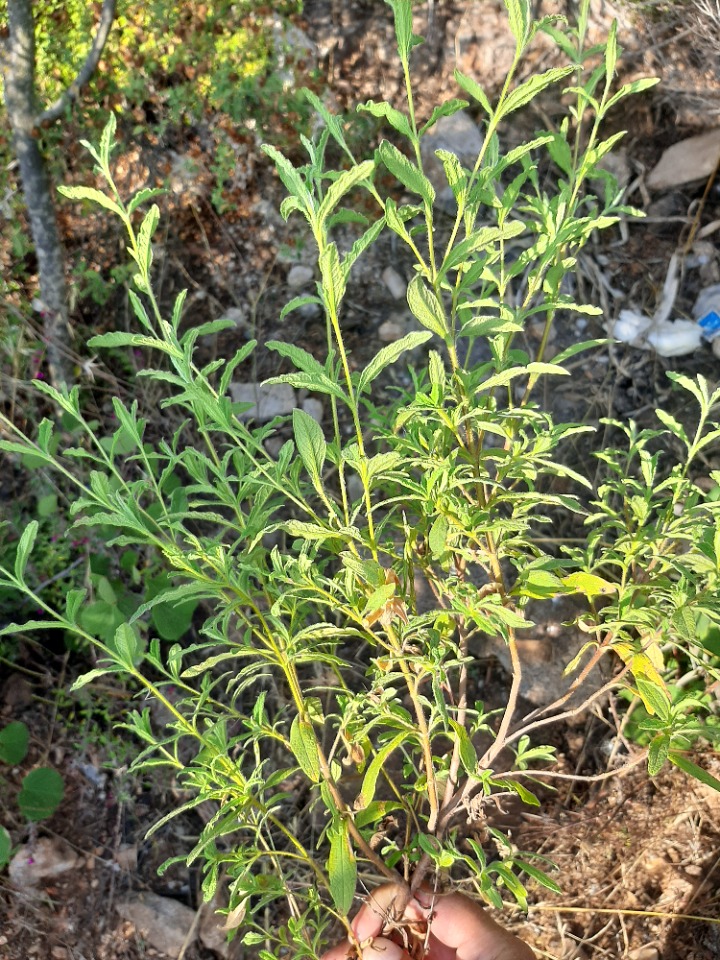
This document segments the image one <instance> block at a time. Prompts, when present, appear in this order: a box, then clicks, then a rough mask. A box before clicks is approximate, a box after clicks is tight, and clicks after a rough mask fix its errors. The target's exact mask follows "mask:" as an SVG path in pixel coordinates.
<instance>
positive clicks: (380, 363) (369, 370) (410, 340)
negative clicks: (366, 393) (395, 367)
mask: <svg viewBox="0 0 720 960" xmlns="http://www.w3.org/2000/svg"><path fill="white" fill-rule="evenodd" d="M431 336H432V334H431V333H424V332H422V331H420V330H418V331H415V332H414V333H408V334H406V335H405V336H404V337H401V338H400V340H397V341H396V342H395V343H390V344H388V345H387V347H383V348H382V350H380V351H379V353H377V354H376V355H375V356H374V357H373V359H372V360H371V361H370V363H369V364H368V365H367V367H365V369H364V370H363V372H362V373H361V374H360V379H359V380H358V394H360V393H362V391H363V390H364V389H365V388H366V387H368V386H369V385H370V384H371V383H372V382H373V380H375V378H376V377H378V376H379V375H380V374H381V373H382V371H383V370H384V369H385V368H386V367H389V366H390V364H392V363H395V362H396V361H397V360H398V358H399V357H400V356H401V355H402V354H403V353H405V351H406V350H414V349H415V347H419V346H420V344H422V343H426V342H427V341H428V340H429V339H430V337H431Z"/></svg>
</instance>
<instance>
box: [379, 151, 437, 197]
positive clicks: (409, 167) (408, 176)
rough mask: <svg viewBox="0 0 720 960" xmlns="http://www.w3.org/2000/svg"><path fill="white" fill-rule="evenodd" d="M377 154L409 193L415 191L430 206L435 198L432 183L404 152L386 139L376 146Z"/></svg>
mask: <svg viewBox="0 0 720 960" xmlns="http://www.w3.org/2000/svg"><path fill="white" fill-rule="evenodd" d="M378 154H379V156H380V159H381V160H382V162H383V163H384V164H385V166H386V167H387V168H388V170H389V171H390V173H392V175H393V176H394V177H397V179H398V180H399V181H400V183H402V185H403V186H404V187H406V188H407V189H408V190H409V191H410V192H411V193H417V194H418V195H419V196H421V197H422V198H423V200H424V201H425V203H427V204H428V206H432V204H433V202H434V200H435V190H434V188H433V185H432V184H431V183H430V181H429V180H428V178H427V177H426V176H425V175H424V174H423V172H422V171H421V170H419V169H418V168H417V167H416V166H415V164H414V163H413V162H412V161H411V160H408V158H407V157H406V156H405V154H404V153H401V152H400V151H399V150H398V148H397V147H396V146H393V144H392V143H390V142H389V141H388V140H383V141H382V143H381V144H380V146H379V147H378Z"/></svg>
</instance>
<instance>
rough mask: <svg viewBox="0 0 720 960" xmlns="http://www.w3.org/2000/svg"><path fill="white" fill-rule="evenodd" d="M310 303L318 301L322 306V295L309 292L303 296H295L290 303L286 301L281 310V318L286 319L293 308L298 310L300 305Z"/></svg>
mask: <svg viewBox="0 0 720 960" xmlns="http://www.w3.org/2000/svg"><path fill="white" fill-rule="evenodd" d="M309 303H317V304H319V305H320V306H322V300H321V299H320V297H313V296H311V295H309V294H306V295H305V296H302V297H293V298H292V300H291V301H290V302H289V303H286V304H285V306H284V307H283V308H282V310H281V311H280V319H281V320H284V319H285V317H286V316H287V315H288V314H289V313H292V311H293V310H297V309H299V308H300V307H304V306H306V305H307V304H309Z"/></svg>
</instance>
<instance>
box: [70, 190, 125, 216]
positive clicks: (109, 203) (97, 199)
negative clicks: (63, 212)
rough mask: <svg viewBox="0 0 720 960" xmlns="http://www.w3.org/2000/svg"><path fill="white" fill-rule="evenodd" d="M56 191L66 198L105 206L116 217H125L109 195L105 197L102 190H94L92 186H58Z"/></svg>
mask: <svg viewBox="0 0 720 960" xmlns="http://www.w3.org/2000/svg"><path fill="white" fill-rule="evenodd" d="M58 192H59V193H61V194H62V195H63V196H64V197H67V198H68V200H89V201H90V202H91V203H96V204H97V205H98V206H100V207H105V209H106V210H112V212H113V213H114V214H116V215H117V216H118V217H122V218H123V219H125V214H124V213H123V211H122V210H121V209H120V207H119V206H118V205H117V203H115V201H114V200H111V199H110V197H106V196H105V194H104V193H102V191H100V190H95V189H94V188H93V187H58Z"/></svg>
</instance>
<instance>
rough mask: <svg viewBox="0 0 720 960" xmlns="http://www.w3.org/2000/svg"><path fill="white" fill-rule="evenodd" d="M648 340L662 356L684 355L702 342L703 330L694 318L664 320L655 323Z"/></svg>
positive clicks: (691, 351) (695, 348)
mask: <svg viewBox="0 0 720 960" xmlns="http://www.w3.org/2000/svg"><path fill="white" fill-rule="evenodd" d="M647 342H648V343H649V344H650V346H651V347H652V348H653V349H654V350H655V351H656V352H657V353H659V354H660V356H661V357H683V356H685V354H686V353H693V352H694V351H695V350H697V349H698V348H699V347H700V344H701V342H702V330H701V329H700V327H699V326H698V325H697V323H695V322H694V321H693V320H663V322H662V323H653V325H652V329H651V330H650V332H649V333H648V335H647Z"/></svg>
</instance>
